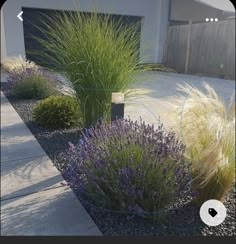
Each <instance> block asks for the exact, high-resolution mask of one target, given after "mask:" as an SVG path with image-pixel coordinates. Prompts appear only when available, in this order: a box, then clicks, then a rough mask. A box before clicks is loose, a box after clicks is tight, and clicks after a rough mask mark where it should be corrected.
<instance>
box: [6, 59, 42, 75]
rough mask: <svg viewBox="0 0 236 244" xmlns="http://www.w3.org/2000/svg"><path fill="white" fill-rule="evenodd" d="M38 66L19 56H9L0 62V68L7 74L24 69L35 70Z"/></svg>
mask: <svg viewBox="0 0 236 244" xmlns="http://www.w3.org/2000/svg"><path fill="white" fill-rule="evenodd" d="M38 68H39V67H38V66H37V65H36V64H35V63H34V62H32V61H29V60H25V59H23V58H22V57H21V56H19V57H9V58H6V59H4V60H3V61H2V62H1V69H2V71H3V72H6V73H7V74H20V73H22V72H24V71H25V70H26V69H31V70H32V69H34V70H37V69H38Z"/></svg>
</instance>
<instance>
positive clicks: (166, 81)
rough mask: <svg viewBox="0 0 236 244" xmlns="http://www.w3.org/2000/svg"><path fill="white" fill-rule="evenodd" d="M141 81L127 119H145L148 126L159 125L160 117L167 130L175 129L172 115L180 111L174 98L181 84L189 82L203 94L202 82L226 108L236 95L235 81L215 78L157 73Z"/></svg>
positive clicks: (142, 78) (131, 99) (128, 100)
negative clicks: (211, 89)
mask: <svg viewBox="0 0 236 244" xmlns="http://www.w3.org/2000/svg"><path fill="white" fill-rule="evenodd" d="M138 80H139V82H138V83H137V84H136V85H135V86H134V88H135V89H136V96H135V97H132V98H129V99H127V101H126V105H125V117H128V116H130V118H131V119H135V120H136V119H139V117H140V116H141V117H142V118H143V119H144V120H145V121H146V122H147V123H151V124H152V123H154V124H157V120H158V117H159V116H160V119H161V121H162V122H163V123H164V125H165V126H167V127H171V125H172V123H173V119H172V118H171V117H170V116H169V115H170V112H171V111H173V110H174V109H175V108H176V107H175V104H173V98H174V96H176V95H177V94H178V93H179V92H178V91H177V84H178V83H180V84H183V83H185V82H186V83H188V84H190V85H194V86H196V87H197V88H199V89H201V90H202V89H203V86H202V82H203V81H205V82H207V83H208V84H209V85H210V86H212V87H213V88H214V89H215V91H216V92H217V94H219V96H220V97H222V99H223V100H224V101H225V103H226V104H227V103H228V102H229V99H230V97H231V96H232V93H233V92H234V91H235V81H233V80H224V79H220V78H212V77H201V76H193V75H185V74H176V73H165V72H155V71H154V72H146V73H145V74H143V75H142V76H140V77H139V79H138ZM203 90H204V89H203Z"/></svg>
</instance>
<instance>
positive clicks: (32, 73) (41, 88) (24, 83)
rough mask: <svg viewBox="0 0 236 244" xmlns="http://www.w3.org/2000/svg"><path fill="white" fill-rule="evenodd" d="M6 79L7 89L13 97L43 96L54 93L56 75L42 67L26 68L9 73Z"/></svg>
mask: <svg viewBox="0 0 236 244" xmlns="http://www.w3.org/2000/svg"><path fill="white" fill-rule="evenodd" d="M7 81H8V83H7V84H8V88H7V89H8V90H9V92H10V94H11V95H12V96H15V97H19V98H26V99H30V98H45V97H48V96H50V95H53V94H55V84H56V77H54V76H53V75H52V74H51V73H50V72H49V71H47V70H45V69H43V68H37V69H35V68H26V69H23V70H22V71H21V72H16V73H14V72H13V73H10V74H9V76H8V78H7Z"/></svg>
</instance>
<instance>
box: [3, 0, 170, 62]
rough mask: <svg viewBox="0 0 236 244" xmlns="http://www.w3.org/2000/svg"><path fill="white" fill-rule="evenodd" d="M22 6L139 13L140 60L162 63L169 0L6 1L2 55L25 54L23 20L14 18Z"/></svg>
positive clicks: (136, 14)
mask: <svg viewBox="0 0 236 244" xmlns="http://www.w3.org/2000/svg"><path fill="white" fill-rule="evenodd" d="M22 7H30V8H45V9H57V10H63V9H64V10H75V9H79V10H80V11H87V12H91V11H93V10H95V9H96V11H97V12H100V13H111V14H122V15H134V16H142V17H143V22H142V31H141V43H140V58H141V62H162V55H163V48H164V42H165V38H166V33H167V27H168V11H169V0H148V1H147V0H7V1H6V2H5V3H4V5H3V7H2V9H3V13H4V14H3V24H4V28H1V34H2V32H4V31H5V39H6V50H3V52H2V53H3V55H6V56H18V55H22V56H23V57H24V56H25V46H24V33H23V23H22V22H21V21H20V20H19V19H18V18H17V17H16V16H17V14H18V13H20V12H21V8H22ZM23 18H24V14H23ZM1 48H2V47H1ZM3 48H4V47H3ZM4 52H5V54H4Z"/></svg>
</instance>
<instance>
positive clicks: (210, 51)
mask: <svg viewBox="0 0 236 244" xmlns="http://www.w3.org/2000/svg"><path fill="white" fill-rule="evenodd" d="M189 28H190V26H189V25H178V26H170V27H169V29H168V38H167V43H166V56H165V57H164V63H165V64H166V65H167V66H169V67H171V68H174V69H176V70H177V71H178V72H184V70H185V62H186V47H187V39H188V31H189ZM188 73H191V74H199V73H200V74H209V75H215V76H227V77H229V78H232V79H235V19H230V20H222V21H218V22H206V23H198V24H192V26H191V35H190V56H189V65H188Z"/></svg>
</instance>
